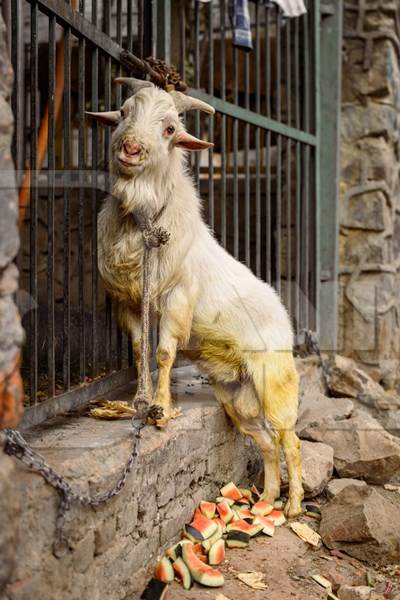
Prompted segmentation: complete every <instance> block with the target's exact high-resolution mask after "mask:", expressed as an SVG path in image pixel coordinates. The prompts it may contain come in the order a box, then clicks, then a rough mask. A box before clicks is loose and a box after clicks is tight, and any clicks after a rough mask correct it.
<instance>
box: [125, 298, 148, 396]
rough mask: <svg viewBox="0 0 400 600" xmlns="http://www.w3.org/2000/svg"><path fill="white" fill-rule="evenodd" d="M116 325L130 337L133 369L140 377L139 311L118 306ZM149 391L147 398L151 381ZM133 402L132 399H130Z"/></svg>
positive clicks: (127, 306)
mask: <svg viewBox="0 0 400 600" xmlns="http://www.w3.org/2000/svg"><path fill="white" fill-rule="evenodd" d="M118 323H119V326H120V327H121V329H123V330H124V331H125V332H126V333H127V334H128V335H129V337H130V340H131V344H132V351H133V357H134V360H135V367H136V371H137V376H138V377H140V367H141V365H140V363H141V360H140V359H141V343H140V337H141V322H140V311H139V310H138V311H137V312H135V311H133V310H132V309H131V307H130V306H129V305H126V304H120V305H119V306H118ZM149 387H150V389H149V390H148V394H149V397H152V395H153V391H152V386H151V381H150V382H149ZM132 402H133V398H132Z"/></svg>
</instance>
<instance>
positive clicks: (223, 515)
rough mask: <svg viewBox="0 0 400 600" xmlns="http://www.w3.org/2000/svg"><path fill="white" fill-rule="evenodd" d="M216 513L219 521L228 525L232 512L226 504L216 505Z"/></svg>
mask: <svg viewBox="0 0 400 600" xmlns="http://www.w3.org/2000/svg"><path fill="white" fill-rule="evenodd" d="M217 511H218V514H219V516H220V519H222V521H223V522H224V523H229V521H232V519H233V512H232V509H231V507H230V506H229V504H228V503H227V502H220V503H219V504H217Z"/></svg>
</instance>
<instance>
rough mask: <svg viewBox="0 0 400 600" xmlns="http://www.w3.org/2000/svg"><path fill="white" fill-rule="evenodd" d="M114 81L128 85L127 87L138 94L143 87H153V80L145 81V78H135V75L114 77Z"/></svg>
mask: <svg viewBox="0 0 400 600" xmlns="http://www.w3.org/2000/svg"><path fill="white" fill-rule="evenodd" d="M114 83H119V84H120V85H126V87H127V88H129V90H130V91H131V92H132V95H133V94H136V93H137V92H138V91H139V90H141V89H142V88H147V87H153V84H152V83H151V81H145V80H144V79H135V77H117V78H116V79H114Z"/></svg>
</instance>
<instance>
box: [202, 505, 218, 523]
mask: <svg viewBox="0 0 400 600" xmlns="http://www.w3.org/2000/svg"><path fill="white" fill-rule="evenodd" d="M199 509H200V511H201V512H202V514H203V515H204V516H205V517H207V519H213V518H214V516H215V511H216V510H217V505H216V504H215V502H205V501H202V502H200V504H199Z"/></svg>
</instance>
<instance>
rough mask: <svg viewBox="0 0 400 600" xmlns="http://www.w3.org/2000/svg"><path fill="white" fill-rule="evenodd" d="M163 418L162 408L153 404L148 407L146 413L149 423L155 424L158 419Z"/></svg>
mask: <svg viewBox="0 0 400 600" xmlns="http://www.w3.org/2000/svg"><path fill="white" fill-rule="evenodd" d="M163 418H164V409H163V407H162V406H160V405H159V404H153V405H152V406H150V408H149V410H148V413H147V419H148V421H149V423H152V424H156V423H157V421H159V420H160V419H163Z"/></svg>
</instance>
